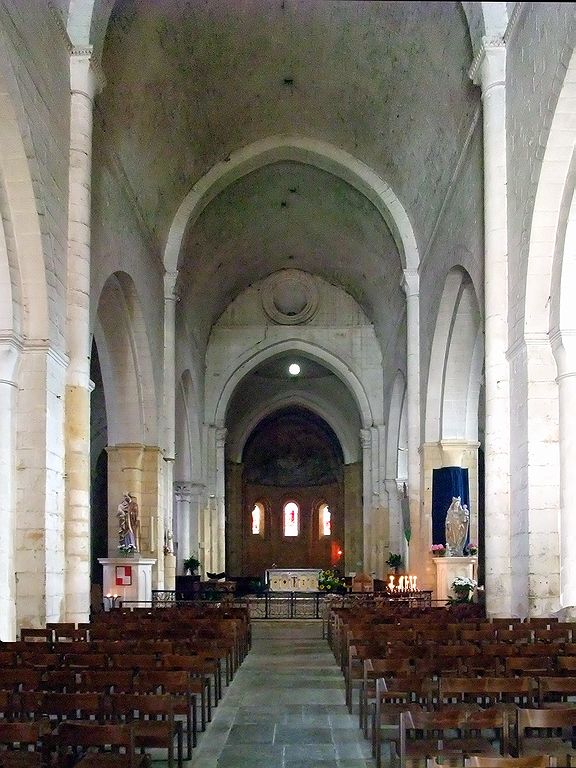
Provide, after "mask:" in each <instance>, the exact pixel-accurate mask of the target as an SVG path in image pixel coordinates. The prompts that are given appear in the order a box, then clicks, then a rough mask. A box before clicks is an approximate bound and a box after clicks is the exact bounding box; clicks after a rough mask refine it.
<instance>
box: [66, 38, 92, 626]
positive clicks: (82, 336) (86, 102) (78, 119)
mask: <svg viewBox="0 0 576 768" xmlns="http://www.w3.org/2000/svg"><path fill="white" fill-rule="evenodd" d="M97 84H98V75H97V73H96V70H95V67H94V63H93V61H92V55H91V52H90V51H82V52H81V53H72V55H71V56H70V168H69V198H68V272H67V277H68V286H67V310H68V315H67V325H66V340H67V353H68V357H69V365H68V369H67V373H66V401H65V414H66V416H65V418H66V433H65V435H66V437H65V440H66V464H65V466H66V518H65V519H66V523H65V552H66V579H65V583H66V587H65V588H66V602H65V615H66V621H88V617H89V613H90V212H91V179H92V107H93V100H94V95H95V92H96V87H97Z"/></svg>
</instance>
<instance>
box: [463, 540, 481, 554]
mask: <svg viewBox="0 0 576 768" xmlns="http://www.w3.org/2000/svg"><path fill="white" fill-rule="evenodd" d="M465 551H466V554H468V555H477V554H478V544H474V542H472V541H471V542H469V544H468V545H467V546H466V550H465Z"/></svg>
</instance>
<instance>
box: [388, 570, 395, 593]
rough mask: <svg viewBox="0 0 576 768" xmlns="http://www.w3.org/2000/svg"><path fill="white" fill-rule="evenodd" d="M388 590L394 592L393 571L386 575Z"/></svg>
mask: <svg viewBox="0 0 576 768" xmlns="http://www.w3.org/2000/svg"><path fill="white" fill-rule="evenodd" d="M388 590H389V591H390V592H394V574H393V573H391V574H390V575H389V576H388Z"/></svg>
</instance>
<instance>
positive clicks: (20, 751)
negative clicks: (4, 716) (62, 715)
mask: <svg viewBox="0 0 576 768" xmlns="http://www.w3.org/2000/svg"><path fill="white" fill-rule="evenodd" d="M47 731H48V725H47V724H46V723H42V722H33V723H22V722H8V721H6V720H0V766H1V767H2V768H41V766H43V765H44V760H43V753H42V737H43V736H44V734H45V733H46V732H47Z"/></svg>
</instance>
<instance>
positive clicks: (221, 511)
mask: <svg viewBox="0 0 576 768" xmlns="http://www.w3.org/2000/svg"><path fill="white" fill-rule="evenodd" d="M226 431H227V430H226V429H225V428H224V427H219V428H218V429H217V430H216V504H215V507H216V509H215V512H216V526H215V531H214V532H215V534H216V557H217V570H216V573H222V572H223V571H224V570H226V508H225V500H226V481H225V478H226V456H225V450H226Z"/></svg>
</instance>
